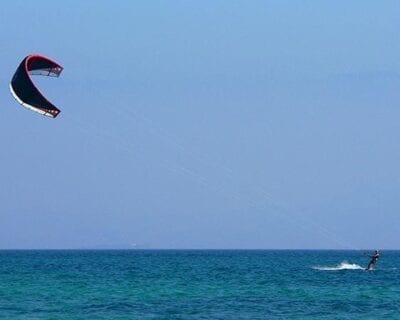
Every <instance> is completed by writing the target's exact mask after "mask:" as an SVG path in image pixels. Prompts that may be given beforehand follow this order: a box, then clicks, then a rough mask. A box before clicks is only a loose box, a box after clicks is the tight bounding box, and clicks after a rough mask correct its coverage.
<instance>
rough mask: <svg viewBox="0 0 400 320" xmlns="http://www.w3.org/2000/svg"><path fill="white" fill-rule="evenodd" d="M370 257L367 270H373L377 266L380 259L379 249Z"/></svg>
mask: <svg viewBox="0 0 400 320" xmlns="http://www.w3.org/2000/svg"><path fill="white" fill-rule="evenodd" d="M370 258H371V261H370V262H369V263H368V267H367V269H366V270H371V269H372V268H373V267H374V266H375V264H376V262H377V261H378V259H379V251H378V250H375V251H374V253H373V254H372V255H371V256H370Z"/></svg>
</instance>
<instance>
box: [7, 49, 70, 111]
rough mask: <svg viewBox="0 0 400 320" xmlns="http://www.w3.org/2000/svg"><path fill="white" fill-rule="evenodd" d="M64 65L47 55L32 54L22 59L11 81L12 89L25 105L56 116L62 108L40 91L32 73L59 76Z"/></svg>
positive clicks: (20, 102) (15, 96)
mask: <svg viewBox="0 0 400 320" xmlns="http://www.w3.org/2000/svg"><path fill="white" fill-rule="evenodd" d="M62 71H63V67H61V66H60V65H59V64H58V63H56V62H54V61H52V60H50V59H49V58H47V57H44V56H41V55H37V54H32V55H28V56H26V57H25V58H24V60H22V62H21V63H20V65H19V66H18V68H17V71H15V74H14V76H13V77H12V79H11V82H10V91H11V93H12V95H13V96H14V98H15V100H17V101H18V103H19V104H21V105H22V106H23V107H25V108H28V109H30V110H32V111H35V112H38V113H40V114H42V115H45V116H48V117H51V118H55V117H57V116H58V114H59V113H60V110H59V109H58V108H57V107H56V106H55V105H54V104H52V103H51V102H50V101H49V100H47V99H46V97H45V96H44V95H43V94H42V93H41V92H40V91H39V89H38V88H37V87H36V86H35V84H34V83H33V81H32V79H31V75H41V76H48V77H59V76H60V74H61V72H62Z"/></svg>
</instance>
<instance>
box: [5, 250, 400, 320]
mask: <svg viewBox="0 0 400 320" xmlns="http://www.w3.org/2000/svg"><path fill="white" fill-rule="evenodd" d="M368 260H369V259H368V256H367V255H366V253H365V252H363V251H348V250H345V251H336V250H322V251H318V250H37V251H36V250H17V251H13V250H3V251H0V319H14V320H17V319H29V320H34V319H48V320H50V319H51V320H56V319H57V320H58V319H77V320H78V319H93V320H97V319H107V320H114V319H115V320H117V319H118V320H125V319H166V320H167V319H363V320H365V319H400V269H399V268H400V251H383V252H382V253H381V258H380V259H379V261H378V263H377V264H376V266H375V269H374V270H371V271H365V266H366V265H367V263H368Z"/></svg>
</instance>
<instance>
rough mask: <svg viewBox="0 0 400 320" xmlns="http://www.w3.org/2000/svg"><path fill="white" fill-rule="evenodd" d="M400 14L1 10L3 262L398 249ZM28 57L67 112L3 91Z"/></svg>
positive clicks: (392, 5)
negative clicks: (58, 253)
mask: <svg viewBox="0 0 400 320" xmlns="http://www.w3.org/2000/svg"><path fill="white" fill-rule="evenodd" d="M399 15H400V3H399V2H398V1H379V2H377V1H372V0H371V1H369V0H367V1H366V0H362V1H361V0H360V1H345V0H343V1H334V2H333V1H317V0H314V1H307V0H303V1H298V0H290V1H289V0H287V1H286V0H279V1H278V0H277V1H273V0H270V1H257V0H255V1H228V0H225V1H222V0H204V1H177V0H173V1H166V0H164V1H161V0H160V1H157V0H154V1H78V0H76V1H73V0H71V1H65V2H63V3H62V4H60V3H58V2H54V1H40V0H39V1H29V2H28V1H7V2H4V3H3V4H2V10H1V11H0V39H1V41H2V45H1V46H0V55H1V59H0V67H1V70H2V72H1V73H0V113H1V115H0V146H1V148H0V161H1V166H0V249H67V248H71V249H79V248H138V249H151V248H163V249H173V248H175V249H189V248H193V249H207V248H210V249H219V248H226V249H272V248H275V249H294V248H296V249H364V248H378V249H398V248H399V242H398V239H399V238H398V234H399V232H400V223H399V222H400V221H399V220H400V218H399V212H400V204H399V198H400V197H399V196H400V195H399V192H400V191H399V190H400V170H399V163H400V148H399V136H400V121H399V119H400V59H399V57H400V38H399V30H400V19H399V18H398V17H399ZM30 53H39V54H43V55H46V56H48V57H50V58H51V59H53V60H55V61H57V62H58V63H60V64H61V65H62V66H63V67H64V71H63V73H62V74H61V76H60V77H59V78H46V77H39V76H36V77H35V79H34V81H35V83H36V84H37V85H38V86H39V88H40V90H41V91H42V92H44V93H45V95H46V96H47V97H48V98H49V99H50V101H52V102H53V103H54V104H55V105H57V106H58V107H59V108H60V109H61V114H60V115H59V116H58V117H57V118H56V119H50V118H47V117H44V116H41V115H40V114H37V113H34V112H32V111H29V110H27V109H25V108H22V107H21V106H20V105H18V103H17V102H16V101H15V100H14V99H13V97H12V96H11V94H10V92H9V89H8V84H9V81H10V79H11V77H12V75H13V73H14V71H15V69H16V68H17V66H18V64H19V63H20V61H21V60H22V59H23V58H24V57H25V56H26V55H28V54H30Z"/></svg>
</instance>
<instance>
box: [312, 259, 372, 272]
mask: <svg viewBox="0 0 400 320" xmlns="http://www.w3.org/2000/svg"><path fill="white" fill-rule="evenodd" d="M313 269H316V270H322V271H338V270H365V268H364V267H362V266H360V265H358V264H356V263H348V262H346V261H343V262H341V263H340V264H338V265H337V266H334V267H320V266H317V267H313Z"/></svg>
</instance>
